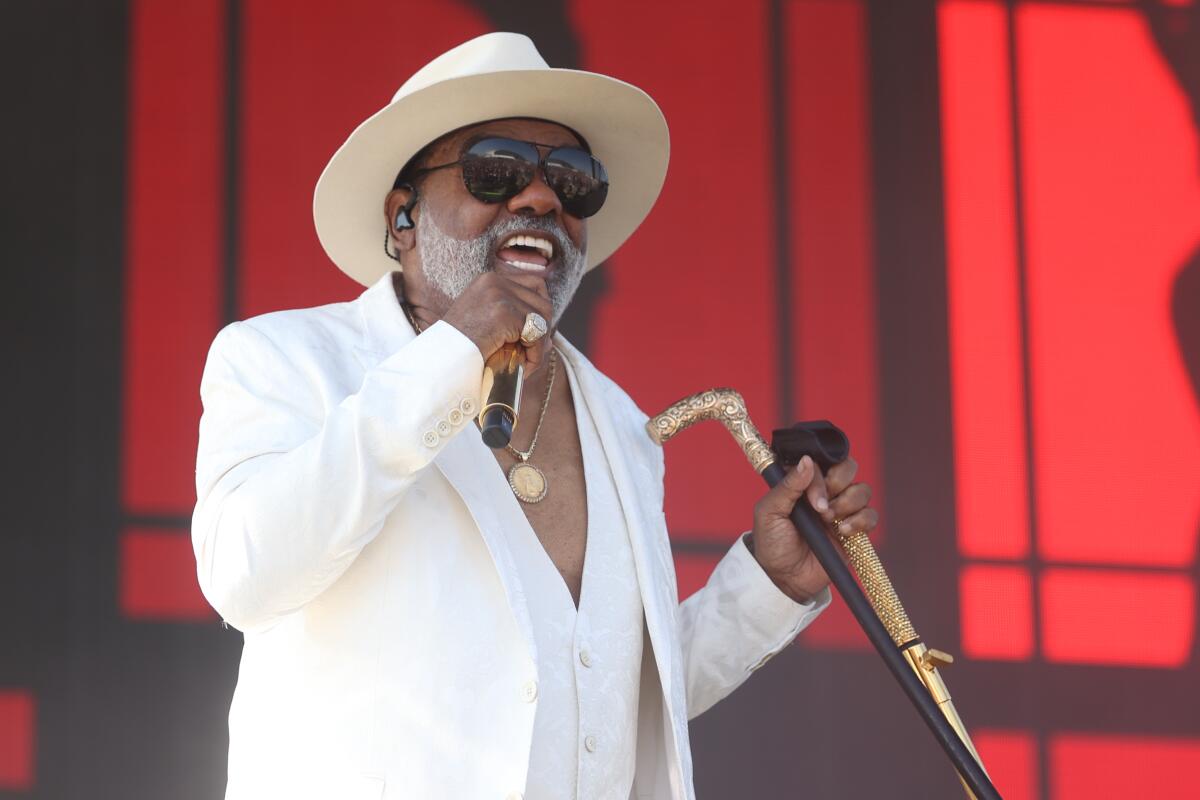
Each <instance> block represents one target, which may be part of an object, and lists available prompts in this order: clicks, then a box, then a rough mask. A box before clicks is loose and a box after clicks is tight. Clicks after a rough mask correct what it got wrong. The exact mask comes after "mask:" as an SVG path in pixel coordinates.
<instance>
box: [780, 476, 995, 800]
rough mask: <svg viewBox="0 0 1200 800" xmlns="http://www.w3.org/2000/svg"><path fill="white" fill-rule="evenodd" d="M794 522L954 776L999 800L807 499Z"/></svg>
mask: <svg viewBox="0 0 1200 800" xmlns="http://www.w3.org/2000/svg"><path fill="white" fill-rule="evenodd" d="M783 475H784V471H783V468H782V467H780V466H779V465H778V464H771V465H770V466H768V467H767V468H766V469H764V470H763V471H762V476H763V479H764V480H765V481H766V482H767V485H768V486H772V487H773V486H775V484H777V483H779V481H781V480H783ZM792 522H793V523H794V524H795V525H796V528H797V529H798V530H799V531H800V533H801V534H802V535H803V536H804V539H805V541H806V542H808V546H809V547H810V548H812V551H813V553H814V554H815V555H816V556H817V561H819V562H821V566H822V567H824V568H825V573H826V574H827V575H828V576H829V579H830V581H831V582H832V583H833V585H834V586H835V587H836V588H837V590H838V594H840V595H841V596H842V599H843V600H845V601H846V605H848V606H849V607H850V611H851V612H852V613H853V614H854V618H855V619H857V620H858V624H859V625H861V626H862V629H863V630H864V631H865V632H866V634H867V638H868V639H870V640H871V644H872V645H874V647H875V649H876V651H878V652H879V656H880V657H881V658H882V659H883V662H884V663H885V664H887V668H888V669H889V670H890V671H891V673H892V675H893V676H894V677H895V678H896V681H897V682H899V684H900V686H901V688H903V689H904V693H905V694H906V695H908V699H909V700H910V701H911V702H912V704H913V705H914V706H915V707H916V709H917V713H918V714H920V715H921V719H923V720H924V721H925V724H926V725H927V726H928V727H929V730H930V731H931V732H932V733H933V736H934V738H935V739H937V741H938V743H939V744H940V745H941V746H942V749H943V750H944V751H946V755H947V756H949V757H950V761H951V762H952V763H953V764H954V767H955V769H957V770H958V774H959V775H961V776H962V778H963V781H964V782H965V783H966V784H967V786H968V787H969V788H970V789H971V791H972V792H973V793H974V794H975V797H976V798H977V800H1002V798H1001V797H1000V793H999V792H997V791H996V787H995V786H993V785H992V782H991V780H990V779H989V778H988V776H987V774H986V773H984V771H983V768H982V767H980V766H979V762H977V761H976V760H975V758H974V756H972V755H971V752H970V751H969V750H968V749H967V747H966V745H965V744H963V741H962V739H960V738H959V736H958V732H957V731H955V730H954V728H953V727H951V725H950V723H949V722H948V721H947V720H946V717H945V716H943V715H942V712H941V710H940V709H938V707H937V703H935V702H934V700H933V698H932V697H931V696H930V694H929V691H928V690H927V689H926V688H925V685H924V684H923V683H921V679H920V678H918V677H917V675H916V673H914V672H913V671H912V668H911V667H910V666H909V665H908V662H907V661H905V659H904V656H903V655H901V653H900V651H899V650H898V649H897V648H896V645H895V643H894V642H893V641H892V637H891V636H890V635H889V634H888V632H887V629H886V628H884V626H883V623H882V622H880V621H879V617H878V616H876V614H875V610H874V609H873V608H871V604H870V602H869V601H868V600H867V597H866V595H865V594H863V591H862V589H861V588H860V587H859V585H858V581H856V580H855V578H854V575H853V574H852V573H851V572H850V568H849V567H847V566H846V563H845V562H844V561H843V560H842V556H841V553H840V552H839V551H838V548H837V545H836V544H834V542H833V540H832V539H830V538H829V535H828V534H827V533H826V532H825V524H824V522H822V520H821V517H820V516H819V515H818V514H817V512H816V511H814V510H813V508H812V506H810V505H809V504H808V499H807V498H805V497H802V498H800V502H799V503H797V504H796V507H795V508H794V509H793V510H792Z"/></svg>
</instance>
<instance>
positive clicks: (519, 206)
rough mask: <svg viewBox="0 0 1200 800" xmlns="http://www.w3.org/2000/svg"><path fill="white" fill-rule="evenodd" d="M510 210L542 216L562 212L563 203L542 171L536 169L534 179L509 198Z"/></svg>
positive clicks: (511, 211) (516, 212)
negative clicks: (548, 184) (545, 179)
mask: <svg viewBox="0 0 1200 800" xmlns="http://www.w3.org/2000/svg"><path fill="white" fill-rule="evenodd" d="M507 206H508V210H509V212H510V213H512V214H514V215H519V214H530V215H532V216H536V217H542V216H545V215H546V214H555V215H560V214H562V203H561V202H560V201H559V199H558V195H556V194H555V193H554V190H553V189H551V188H550V187H549V186H547V185H546V181H544V180H543V179H542V171H541V170H540V169H538V170H534V174H533V180H532V181H530V182H529V185H528V186H526V187H525V188H524V189H522V190H521V191H519V192H517V193H516V194H515V195H513V196H512V197H510V198H509V199H508V203H507Z"/></svg>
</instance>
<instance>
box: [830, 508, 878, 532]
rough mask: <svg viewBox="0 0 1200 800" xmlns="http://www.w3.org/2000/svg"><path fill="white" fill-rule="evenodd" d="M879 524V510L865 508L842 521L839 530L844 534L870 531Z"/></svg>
mask: <svg viewBox="0 0 1200 800" xmlns="http://www.w3.org/2000/svg"><path fill="white" fill-rule="evenodd" d="M878 524H879V512H878V511H876V510H875V509H873V508H864V509H863V510H862V511H859V512H858V513H856V514H851V515H850V516H849V517H847V518H846V519H844V520H842V521H841V524H839V525H838V527H837V532H838V533H840V534H842V535H843V536H845V535H847V534H851V533H857V532H859V531H862V532H863V533H870V532H871V531H873V530H875V526H876V525H878Z"/></svg>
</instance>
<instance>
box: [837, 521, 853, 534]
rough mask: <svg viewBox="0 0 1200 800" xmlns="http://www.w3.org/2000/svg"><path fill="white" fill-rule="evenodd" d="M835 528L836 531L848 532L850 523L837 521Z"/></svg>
mask: <svg viewBox="0 0 1200 800" xmlns="http://www.w3.org/2000/svg"><path fill="white" fill-rule="evenodd" d="M837 529H838V533H849V532H850V523H849V522H839V523H838V527H837Z"/></svg>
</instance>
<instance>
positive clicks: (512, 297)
mask: <svg viewBox="0 0 1200 800" xmlns="http://www.w3.org/2000/svg"><path fill="white" fill-rule="evenodd" d="M506 301H507V302H506V305H507V306H508V308H507V311H508V313H507V316H508V319H509V324H508V325H507V326H506V329H505V331H504V334H505V341H507V342H511V343H513V344H520V345H521V347H522V349H523V351H524V352H525V354H526V371H527V372H530V373H532V372H534V371H536V370H537V368H538V365H540V364H541V363H542V361H543V357H544V355H545V352H546V347H547V346H548V342H549V335H546V336H543V337H541V338H540V339H538V340H537V341H536V342H534V343H532V344H528V345H526V344H525V343H524V342H522V341H521V331H522V330H523V329H524V327H525V320H526V318H527V317H528V316H529V314H530V313H536V314H539V315H541V317H542V318H543V319H546V320H547V321H548V320H549V319H550V318H551V316H552V312H551V307H550V301H549V300H547V299H546V298H544V297H542V296H541V295H539V294H538V293H536V292H534V291H533V290H532V289H527V288H525V287H523V286H518V285H513V286H511V287H509V293H508V296H507V298H506Z"/></svg>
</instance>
